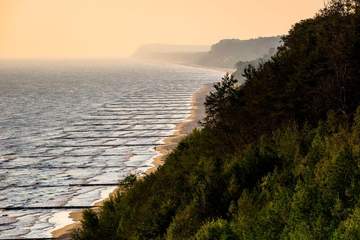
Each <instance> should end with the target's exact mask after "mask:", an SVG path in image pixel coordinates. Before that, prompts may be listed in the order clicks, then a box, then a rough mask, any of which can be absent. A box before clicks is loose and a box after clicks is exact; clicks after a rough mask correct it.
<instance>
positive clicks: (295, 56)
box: [73, 0, 360, 240]
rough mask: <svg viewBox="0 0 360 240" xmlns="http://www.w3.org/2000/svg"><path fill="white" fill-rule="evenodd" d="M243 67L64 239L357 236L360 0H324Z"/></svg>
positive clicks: (223, 239)
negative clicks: (185, 132) (198, 120)
mask: <svg viewBox="0 0 360 240" xmlns="http://www.w3.org/2000/svg"><path fill="white" fill-rule="evenodd" d="M243 75H244V78H245V82H243V81H242V82H240V81H238V80H237V79H235V78H234V77H233V76H231V75H226V76H224V77H223V79H222V81H220V82H219V83H217V84H215V85H214V90H213V91H212V92H211V93H210V94H209V95H208V96H207V99H206V103H205V107H206V113H207V115H206V117H205V119H204V120H203V122H202V125H203V127H202V128H201V129H197V130H194V131H193V133H192V134H190V135H189V136H187V137H186V138H185V139H184V140H183V141H181V142H180V143H179V145H178V146H177V148H176V149H175V150H174V151H173V152H172V153H171V154H170V155H169V156H168V157H167V160H166V163H165V164H164V165H163V166H161V167H160V168H159V169H158V171H157V172H155V173H153V174H150V175H148V176H146V177H144V178H141V179H138V180H136V179H135V178H134V177H129V178H127V179H126V181H125V182H124V184H125V187H126V188H127V191H126V193H123V194H120V192H119V193H117V194H114V195H113V196H112V197H111V198H110V199H109V200H107V201H106V202H105V203H104V206H103V207H101V209H100V210H99V211H96V212H95V211H93V210H86V211H85V212H84V218H83V220H82V226H81V228H80V229H79V230H77V231H76V232H74V236H73V238H74V239H79V240H80V239H109V240H111V239H120V240H122V239H123V240H125V239H126V240H128V239H159V240H161V239H166V240H182V239H194V240H237V239H360V107H359V105H360V1H359V0H333V1H330V3H328V5H327V6H326V7H325V8H324V9H323V10H321V11H320V12H319V13H318V14H317V15H316V16H314V17H313V18H311V19H307V20H303V21H301V22H299V23H297V24H295V25H294V26H293V27H292V29H291V30H290V31H289V33H288V35H286V36H284V37H283V45H282V46H281V47H279V49H278V51H277V53H276V54H275V55H274V56H273V57H272V58H271V59H270V60H268V61H267V62H264V63H261V64H260V65H259V66H258V67H257V68H255V67H252V66H249V67H247V68H246V69H245V71H244V73H243Z"/></svg>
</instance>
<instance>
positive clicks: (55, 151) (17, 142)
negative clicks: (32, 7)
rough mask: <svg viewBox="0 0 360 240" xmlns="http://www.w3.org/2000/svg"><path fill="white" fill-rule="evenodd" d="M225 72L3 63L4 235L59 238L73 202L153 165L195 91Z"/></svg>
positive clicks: (84, 202) (0, 195)
mask: <svg viewBox="0 0 360 240" xmlns="http://www.w3.org/2000/svg"><path fill="white" fill-rule="evenodd" d="M221 74H222V73H220V72H217V71H210V70H202V69H197V68H190V67H181V66H174V65H154V64H140V63H126V62H118V63H95V62H87V63H67V64H65V63H52V64H44V63H38V64H36V63H35V64H29V63H17V62H12V63H6V62H2V63H0V208H1V210H0V239H1V238H19V237H50V236H51V235H50V232H51V231H52V230H54V228H56V227H58V226H61V225H64V224H65V223H68V222H67V221H68V220H66V218H64V219H63V217H64V216H67V215H68V213H69V211H70V210H69V209H68V208H70V207H80V208H81V207H84V206H91V205H92V204H94V202H96V201H98V200H99V199H101V198H103V197H104V196H105V194H104V192H106V195H108V193H109V189H113V188H114V186H116V184H117V183H118V182H119V181H120V180H121V179H123V178H124V177H125V176H127V175H128V174H129V173H132V172H143V171H145V170H147V169H148V168H149V167H151V166H152V164H151V159H152V157H154V156H155V155H156V152H155V151H154V147H155V146H157V145H158V144H162V143H163V142H162V141H161V140H162V139H163V138H164V137H166V136H169V135H171V134H173V130H174V128H175V126H176V124H177V123H179V122H181V121H183V120H184V119H185V118H186V117H187V116H188V115H189V114H190V112H191V111H190V110H191V96H192V94H193V92H194V91H195V90H197V89H198V88H199V87H200V86H201V85H202V84H206V83H211V82H214V81H216V80H218V79H219V78H220V76H221ZM44 207H47V208H46V209H44ZM59 207H61V209H60V208H59ZM59 216H60V217H59ZM59 219H62V220H60V221H59ZM64 221H65V222H64Z"/></svg>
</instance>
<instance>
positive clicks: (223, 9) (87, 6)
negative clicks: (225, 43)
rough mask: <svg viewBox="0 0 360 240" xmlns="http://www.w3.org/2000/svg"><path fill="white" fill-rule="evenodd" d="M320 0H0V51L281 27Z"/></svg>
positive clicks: (133, 44) (127, 49)
mask: <svg viewBox="0 0 360 240" xmlns="http://www.w3.org/2000/svg"><path fill="white" fill-rule="evenodd" d="M324 1H325V0H0V58H60V59H67V58H121V57H126V56H128V55H130V54H131V53H132V52H134V51H135V50H136V49H137V48H138V47H139V46H141V45H143V44H149V43H166V44H191V45H210V44H213V43H216V42H217V41H219V40H221V39H224V38H240V39H249V38H254V37H258V36H274V35H282V34H286V33H287V32H288V30H289V29H290V27H291V26H292V25H293V24H294V23H296V22H298V21H299V20H301V19H305V18H309V17H312V16H314V14H315V13H316V12H317V11H318V10H319V9H321V8H323V6H324Z"/></svg>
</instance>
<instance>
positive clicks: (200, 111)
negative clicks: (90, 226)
mask: <svg viewBox="0 0 360 240" xmlns="http://www.w3.org/2000/svg"><path fill="white" fill-rule="evenodd" d="M212 85H213V84H204V85H202V86H201V87H200V88H199V89H198V90H197V91H195V92H194V93H193V94H192V99H191V103H192V104H191V113H190V115H189V116H188V117H187V118H185V119H184V120H183V121H182V122H180V123H178V124H177V125H176V127H175V129H174V136H169V137H165V138H164V139H162V141H163V142H164V145H161V146H158V147H155V151H156V152H157V153H158V154H157V155H156V156H154V157H153V158H152V164H153V167H150V168H149V169H148V170H146V171H145V172H144V174H145V175H148V174H151V173H154V172H156V170H157V169H158V167H159V166H161V165H163V164H164V162H165V159H166V157H167V155H168V154H169V153H170V152H171V151H172V150H174V149H175V147H176V146H177V144H178V143H179V142H180V141H181V140H182V139H183V138H184V137H185V136H187V135H188V134H189V133H191V132H192V130H193V129H195V128H197V127H199V121H201V120H202V119H203V118H204V117H205V106H204V103H205V98H206V96H207V95H208V93H209V92H210V91H211V88H212ZM115 191H119V188H118V187H117V188H116V189H115V190H114V191H113V192H115ZM111 194H112V193H110V195H111ZM110 195H109V196H110ZM106 199H108V197H106V198H105V199H101V200H99V201H97V202H96V203H95V204H94V206H99V207H100V206H101V205H102V202H103V201H105V200H106ZM82 212H83V210H80V211H72V212H70V213H69V216H68V218H69V219H70V220H72V221H73V223H71V224H68V225H65V226H63V227H61V228H58V229H55V230H53V231H52V232H51V235H52V236H53V237H54V238H55V239H59V240H69V239H71V233H72V231H73V230H74V229H76V228H77V227H79V226H80V222H81V219H82Z"/></svg>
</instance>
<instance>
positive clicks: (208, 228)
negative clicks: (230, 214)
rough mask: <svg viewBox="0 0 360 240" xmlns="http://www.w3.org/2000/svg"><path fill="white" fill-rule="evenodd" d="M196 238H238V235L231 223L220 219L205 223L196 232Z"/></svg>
mask: <svg viewBox="0 0 360 240" xmlns="http://www.w3.org/2000/svg"><path fill="white" fill-rule="evenodd" d="M193 239H194V240H236V239H237V236H236V235H235V233H234V232H233V231H232V229H231V227H230V226H229V223H228V222H227V221H225V220H222V219H218V220H216V221H215V220H212V221H209V222H207V223H205V224H204V225H203V226H202V227H201V228H200V229H199V231H198V232H197V233H196V235H195V237H194V238H193Z"/></svg>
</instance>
